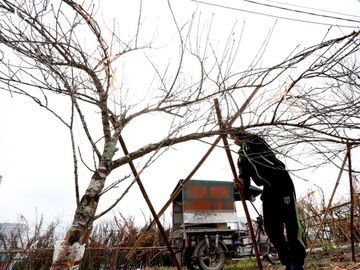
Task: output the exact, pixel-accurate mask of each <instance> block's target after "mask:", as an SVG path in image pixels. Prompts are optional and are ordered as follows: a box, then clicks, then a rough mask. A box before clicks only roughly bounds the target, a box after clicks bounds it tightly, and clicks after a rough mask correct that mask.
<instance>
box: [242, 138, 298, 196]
mask: <svg viewBox="0 0 360 270" xmlns="http://www.w3.org/2000/svg"><path fill="white" fill-rule="evenodd" d="M238 169H239V178H242V179H243V180H244V184H245V185H244V192H245V193H246V190H247V188H248V187H249V186H250V178H251V179H252V180H253V181H254V182H255V184H256V185H258V186H263V187H264V188H263V197H264V196H274V195H290V194H293V193H294V185H293V182H292V180H291V178H290V175H289V173H288V172H287V171H286V169H285V165H284V163H282V162H281V161H280V160H279V159H277V158H276V156H275V154H274V152H273V151H272V150H271V149H270V147H269V146H268V145H267V144H266V142H265V141H264V140H262V139H261V138H259V137H258V140H252V141H251V142H246V141H243V142H242V144H241V147H240V150H239V159H238Z"/></svg>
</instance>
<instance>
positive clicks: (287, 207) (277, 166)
mask: <svg viewBox="0 0 360 270" xmlns="http://www.w3.org/2000/svg"><path fill="white" fill-rule="evenodd" d="M231 138H232V139H234V141H235V144H237V145H239V146H240V150H239V159H238V168H239V180H240V182H241V186H242V188H243V191H244V194H246V192H247V190H248V188H249V186H250V178H251V179H252V180H253V181H254V182H255V184H256V185H258V186H263V193H262V195H261V199H262V201H263V216H264V227H265V231H266V233H267V234H268V236H269V238H270V241H271V242H272V243H273V245H274V247H275V249H276V250H277V252H278V254H279V258H280V261H281V263H282V264H283V265H285V266H286V268H285V269H286V270H303V265H304V259H305V256H306V251H305V245H304V243H303V241H302V228H301V225H300V222H299V219H298V215H297V209H296V198H295V189H294V184H293V182H292V180H291V177H290V175H289V173H288V172H287V170H286V169H285V165H284V163H282V162H281V161H280V160H279V159H277V158H276V157H275V154H274V152H273V151H272V150H271V149H270V147H269V145H268V144H267V143H266V142H265V141H264V140H263V139H262V138H261V137H259V136H257V135H255V134H251V133H248V132H245V131H242V132H238V133H236V134H231ZM284 226H285V228H286V236H285V234H284Z"/></svg>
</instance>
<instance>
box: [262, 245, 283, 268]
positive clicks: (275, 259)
mask: <svg viewBox="0 0 360 270" xmlns="http://www.w3.org/2000/svg"><path fill="white" fill-rule="evenodd" d="M264 259H266V260H267V261H268V262H269V263H271V264H272V265H275V264H279V263H280V260H279V255H278V253H277V251H276V249H275V248H274V246H273V245H272V244H271V242H269V252H268V253H267V254H266V255H264Z"/></svg>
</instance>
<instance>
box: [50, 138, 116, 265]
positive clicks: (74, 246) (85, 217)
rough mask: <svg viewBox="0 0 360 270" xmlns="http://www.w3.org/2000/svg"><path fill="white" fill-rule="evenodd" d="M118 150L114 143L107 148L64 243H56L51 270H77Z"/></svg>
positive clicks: (78, 207)
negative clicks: (111, 162) (111, 163)
mask: <svg viewBox="0 0 360 270" xmlns="http://www.w3.org/2000/svg"><path fill="white" fill-rule="evenodd" d="M116 151H117V149H116V148H115V147H114V144H113V143H111V142H110V143H108V144H107V145H106V146H105V150H104V153H103V156H102V157H103V159H102V161H101V162H100V165H99V167H98V169H97V170H96V171H95V173H94V174H93V176H92V178H91V181H90V184H89V186H88V188H87V190H86V192H85V194H84V196H83V197H82V198H81V200H80V203H79V205H78V206H77V209H76V212H75V216H74V220H73V222H72V225H71V227H70V229H69V230H68V232H67V234H66V236H65V238H64V240H63V241H59V242H58V243H55V247H54V255H53V263H52V266H51V268H50V269H51V270H70V269H71V270H75V269H78V268H79V264H80V261H81V259H82V257H83V255H84V252H85V245H86V243H87V241H88V238H89V236H90V233H91V230H92V224H93V221H94V216H95V213H96V209H97V206H98V202H99V198H100V194H101V192H102V190H103V188H104V185H105V180H106V178H107V176H108V174H109V170H108V168H109V166H108V164H109V160H111V158H112V157H113V155H114V154H115V152H116Z"/></svg>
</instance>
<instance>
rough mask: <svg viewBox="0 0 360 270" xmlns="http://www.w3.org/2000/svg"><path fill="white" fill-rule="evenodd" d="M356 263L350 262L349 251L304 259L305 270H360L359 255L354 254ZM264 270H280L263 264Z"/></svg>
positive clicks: (333, 252) (321, 253) (278, 267)
mask: <svg viewBox="0 0 360 270" xmlns="http://www.w3.org/2000/svg"><path fill="white" fill-rule="evenodd" d="M355 259H356V261H355V262H353V261H352V254H351V251H350V250H331V251H327V252H326V251H325V252H318V253H312V254H310V256H308V257H307V259H306V264H305V270H360V253H359V252H358V251H357V254H355ZM263 268H264V270H282V269H284V267H283V266H281V265H276V266H273V265H269V264H267V263H263Z"/></svg>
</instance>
